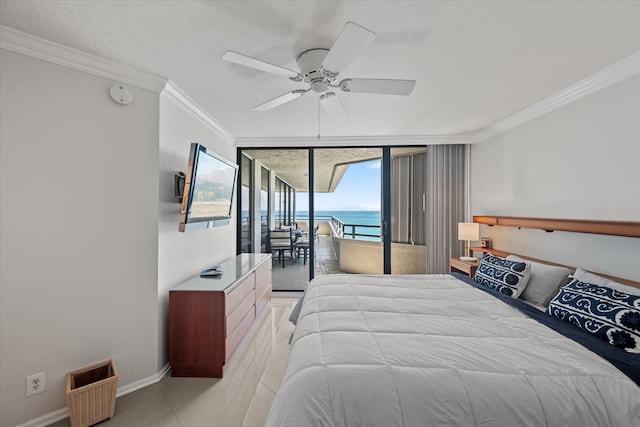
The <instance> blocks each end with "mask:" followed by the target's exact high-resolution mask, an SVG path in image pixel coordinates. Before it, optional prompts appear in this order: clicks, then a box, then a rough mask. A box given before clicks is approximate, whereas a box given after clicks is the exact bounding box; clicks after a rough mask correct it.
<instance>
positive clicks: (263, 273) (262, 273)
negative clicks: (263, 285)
mask: <svg viewBox="0 0 640 427" xmlns="http://www.w3.org/2000/svg"><path fill="white" fill-rule="evenodd" d="M267 276H268V277H269V281H271V263H270V262H265V263H264V264H262V265H260V266H259V267H258V268H256V283H257V282H261V281H262V280H263V279H264V278H265V277H267Z"/></svg>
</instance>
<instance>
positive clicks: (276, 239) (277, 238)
mask: <svg viewBox="0 0 640 427" xmlns="http://www.w3.org/2000/svg"><path fill="white" fill-rule="evenodd" d="M269 234H270V236H269V244H270V250H271V253H272V254H273V253H274V252H276V257H274V259H277V260H278V262H281V263H282V268H284V263H285V258H286V256H285V252H286V251H289V258H290V259H291V260H292V261H293V244H292V242H291V231H290V230H272V231H270V233H269Z"/></svg>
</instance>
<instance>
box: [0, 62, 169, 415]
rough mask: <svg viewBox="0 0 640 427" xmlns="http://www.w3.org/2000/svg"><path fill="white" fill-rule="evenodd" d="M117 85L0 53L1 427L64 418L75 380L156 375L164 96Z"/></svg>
mask: <svg viewBox="0 0 640 427" xmlns="http://www.w3.org/2000/svg"><path fill="white" fill-rule="evenodd" d="M115 83H116V82H113V81H111V80H108V79H105V78H101V77H97V76H95V75H92V74H87V73H84V72H80V71H76V70H73V69H71V68H66V67H63V66H60V65H56V64H54V63H50V62H45V61H42V60H39V59H35V58H32V57H28V56H24V55H21V54H17V53H13V52H9V51H5V50H2V51H1V53H0V93H1V94H2V96H1V97H0V99H1V103H0V109H1V114H0V132H1V134H0V142H1V144H0V153H1V154H0V159H1V160H0V162H1V163H0V171H1V179H0V184H1V187H0V188H1V196H2V203H1V208H0V213H1V215H0V234H1V235H2V239H1V252H0V264H1V265H2V268H1V270H0V278H1V280H0V348H1V349H0V360H1V362H2V363H1V365H0V375H1V378H2V381H1V388H0V392H1V397H0V413H1V415H0V424H1V425H2V426H12V425H15V424H17V423H21V422H25V421H27V420H30V419H32V418H34V417H37V416H41V415H43V414H47V413H49V412H51V411H55V410H59V409H61V408H64V407H65V406H66V401H65V392H64V389H65V384H64V381H65V375H66V373H67V372H68V371H71V370H74V369H77V368H80V367H83V366H86V365H89V364H93V363H96V362H100V361H103V360H106V359H109V358H112V359H114V361H115V363H116V366H117V367H118V369H119V371H120V381H119V386H122V385H126V384H129V383H132V382H134V381H136V380H139V379H141V378H145V377H149V376H151V375H154V374H156V373H157V363H156V359H157V346H158V343H157V340H158V337H157V306H158V303H157V300H158V292H157V274H158V269H157V255H158V179H157V177H158V113H159V111H158V110H159V96H158V94H156V93H152V92H149V91H146V90H142V89H137V88H132V90H133V95H134V100H133V103H132V104H130V105H127V106H122V105H118V104H116V103H114V102H113V101H112V100H111V99H110V98H109V95H108V91H109V88H110V87H111V86H112V85H113V84H115ZM176 227H177V225H176ZM40 371H46V375H47V384H46V391H45V392H44V393H41V394H38V395H35V396H32V397H29V398H26V397H25V377H26V376H27V375H29V374H33V373H37V372H40Z"/></svg>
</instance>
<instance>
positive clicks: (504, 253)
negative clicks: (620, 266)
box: [469, 246, 640, 289]
mask: <svg viewBox="0 0 640 427" xmlns="http://www.w3.org/2000/svg"><path fill="white" fill-rule="evenodd" d="M469 249H471V250H472V251H476V252H484V253H490V254H493V255H497V256H499V257H502V258H504V257H507V256H509V255H516V256H518V257H520V258H522V259H526V260H529V261H535V262H539V263H541V264H547V265H555V266H558V267H565V268H568V269H569V270H572V271H575V269H576V267H572V266H570V265H564V264H558V263H555V262H550V261H545V260H543V259H537V258H532V257H529V256H526V255H520V254H517V253H514V252H507V251H502V250H500V249H493V248H481V247H477V246H471V247H469ZM592 273H593V274H597V275H598V276H601V277H605V278H607V279H610V280H613V281H614V282H618V283H622V284H625V285H629V286H633V287H634V288H638V289H640V282H634V281H633V280H629V279H623V278H621V277H615V276H609V275H607V274H602V273H596V272H592Z"/></svg>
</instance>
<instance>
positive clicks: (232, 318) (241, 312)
mask: <svg viewBox="0 0 640 427" xmlns="http://www.w3.org/2000/svg"><path fill="white" fill-rule="evenodd" d="M255 303H256V291H255V290H251V292H249V295H247V296H246V297H244V299H243V300H242V302H241V303H240V304H239V305H238V306H237V307H236V308H235V310H233V311H232V312H231V313H229V314H228V315H227V319H226V322H225V324H226V327H225V334H224V336H225V338H227V337H229V336H231V334H233V331H235V330H236V328H237V327H238V325H239V324H240V322H241V321H242V319H244V316H245V315H246V314H247V313H248V312H249V310H253V306H254V305H255Z"/></svg>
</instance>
